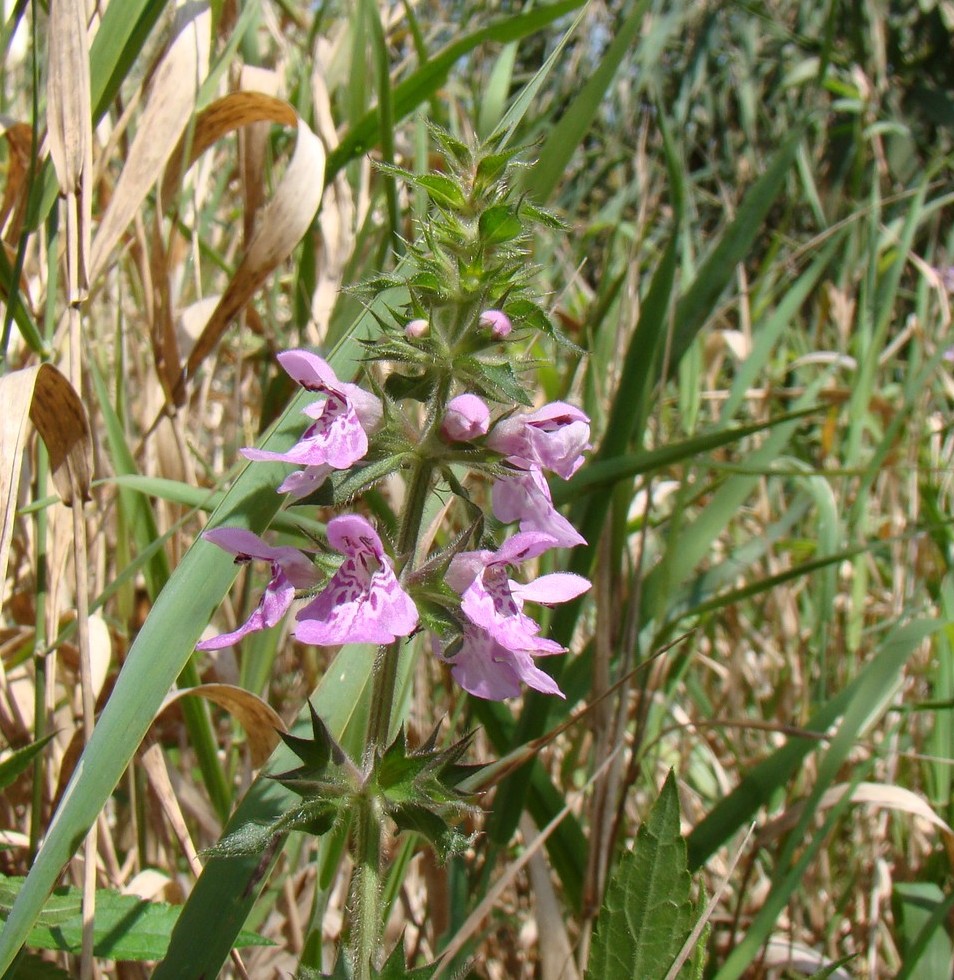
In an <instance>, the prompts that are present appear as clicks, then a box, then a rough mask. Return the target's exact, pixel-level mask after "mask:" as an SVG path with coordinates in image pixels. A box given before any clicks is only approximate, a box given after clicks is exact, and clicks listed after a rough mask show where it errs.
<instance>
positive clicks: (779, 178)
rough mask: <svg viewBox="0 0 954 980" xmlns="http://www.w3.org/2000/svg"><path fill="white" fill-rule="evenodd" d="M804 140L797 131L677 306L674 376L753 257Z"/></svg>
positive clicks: (751, 191) (746, 199)
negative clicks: (740, 269)
mask: <svg viewBox="0 0 954 980" xmlns="http://www.w3.org/2000/svg"><path fill="white" fill-rule="evenodd" d="M802 139H803V133H802V131H801V130H799V129H796V130H795V132H793V133H791V134H790V135H789V136H788V137H787V139H786V140H785V142H784V143H783V144H782V145H781V147H779V149H778V152H777V153H776V154H775V156H774V158H773V159H772V161H771V162H770V163H769V165H768V167H767V168H766V170H765V173H763V174H762V176H761V177H759V179H758V180H757V181H756V182H755V184H753V185H752V187H751V188H750V189H749V191H748V193H747V194H746V195H745V197H744V198H743V200H742V203H741V204H740V205H739V210H738V213H737V214H736V216H735V218H734V219H733V220H732V223H731V224H730V225H729V226H728V227H727V228H726V229H725V230H724V231H723V233H722V237H721V238H720V239H719V241H718V243H717V244H716V246H715V247H714V248H713V250H712V252H711V253H710V254H709V256H708V257H707V258H706V259H705V261H704V262H703V263H702V265H701V266H700V267H699V271H698V273H697V274H696V277H695V279H694V280H693V281H692V285H690V286H689V288H688V289H687V290H686V292H685V294H684V295H683V296H682V298H681V299H680V300H679V302H678V303H677V305H676V318H675V330H674V332H673V338H672V348H671V351H670V361H669V371H670V373H672V372H674V371H675V369H676V368H677V367H678V365H679V362H680V361H681V360H682V356H683V355H684V354H685V353H686V351H687V350H688V349H689V345H690V344H691V343H692V341H693V339H694V338H695V336H696V334H697V333H698V332H699V331H700V330H701V329H702V327H703V325H704V324H705V322H706V320H707V319H708V318H709V316H710V315H711V313H712V311H713V309H714V308H715V305H716V303H717V302H718V300H719V297H720V296H721V295H722V292H723V290H724V289H725V288H726V286H727V285H728V284H729V282H730V280H731V279H732V277H733V275H734V274H735V267H736V265H738V263H739V262H741V261H742V260H743V259H744V258H745V256H746V255H747V254H748V253H749V251H750V250H751V248H752V245H753V243H754V242H755V239H756V237H757V236H758V234H759V232H760V231H761V230H762V223H763V222H764V221H765V218H766V216H767V215H768V212H769V209H770V208H771V206H772V204H773V203H774V202H775V200H776V198H777V197H778V196H779V194H780V193H781V191H782V188H783V187H784V185H785V179H786V177H787V176H788V172H789V170H790V169H791V166H792V162H793V161H794V160H795V155H796V153H797V152H798V146H799V143H800V142H801V140H802Z"/></svg>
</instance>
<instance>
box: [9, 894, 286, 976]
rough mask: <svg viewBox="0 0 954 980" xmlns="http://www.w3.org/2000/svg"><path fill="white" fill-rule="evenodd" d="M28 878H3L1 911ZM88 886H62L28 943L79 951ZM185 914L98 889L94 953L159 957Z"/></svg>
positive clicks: (242, 941) (247, 941)
mask: <svg viewBox="0 0 954 980" xmlns="http://www.w3.org/2000/svg"><path fill="white" fill-rule="evenodd" d="M24 880H25V879H23V878H0V914H2V913H4V912H6V911H7V910H8V909H9V908H10V905H11V902H12V899H13V897H14V896H15V895H16V893H17V891H18V890H19V889H20V888H21V887H22V886H23V882H24ZM81 906H82V891H81V890H80V889H78V888H72V887H70V888H58V889H57V890H56V892H55V893H54V895H53V896H52V897H51V899H50V901H49V902H48V903H47V906H46V909H45V910H44V912H43V913H42V914H41V916H40V918H39V921H38V922H37V924H36V926H35V927H34V928H33V929H32V930H31V931H30V935H29V938H28V940H27V942H28V943H29V945H30V946H33V947H35V948H38V949H55V950H60V951H62V952H66V953H79V952H80V950H81V948H82V944H83V918H82V912H81ZM178 916H179V909H178V908H177V907H176V906H174V905H166V904H164V903H161V902H145V901H143V900H142V899H140V898H137V897H136V896H135V895H123V894H121V893H120V892H116V891H112V890H110V889H98V890H97V892H96V919H95V926H94V936H95V939H94V952H95V954H96V955H97V956H100V957H103V958H105V959H110V960H159V959H162V957H163V956H164V955H165V952H166V949H167V947H168V945H169V936H170V934H171V933H172V928H173V926H174V925H175V922H176V919H177V918H178ZM236 945H238V946H270V945H271V942H270V940H267V939H263V938H262V937H261V936H257V935H255V934H254V933H250V932H243V933H241V934H240V936H239V937H238V940H237V942H236Z"/></svg>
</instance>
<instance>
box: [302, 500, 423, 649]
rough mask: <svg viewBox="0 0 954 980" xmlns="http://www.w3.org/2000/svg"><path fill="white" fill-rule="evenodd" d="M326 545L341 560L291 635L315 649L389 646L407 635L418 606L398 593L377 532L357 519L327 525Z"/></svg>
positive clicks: (354, 516) (343, 518) (347, 516)
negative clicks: (354, 645)
mask: <svg viewBox="0 0 954 980" xmlns="http://www.w3.org/2000/svg"><path fill="white" fill-rule="evenodd" d="M328 542H329V544H330V545H331V546H332V547H333V548H335V549H336V550H338V551H340V552H341V553H342V554H344V555H345V556H346V557H345V560H344V561H343V562H342V563H341V566H340V567H339V569H338V571H337V572H335V574H334V575H333V576H332V578H331V581H330V582H329V583H328V585H327V586H326V587H325V588H324V589H323V590H322V592H321V594H320V595H318V596H317V597H316V598H315V599H314V600H312V602H310V603H309V604H308V605H307V606H305V607H304V609H302V610H301V611H300V612H299V613H298V616H297V617H296V619H297V620H298V626H297V627H296V629H295V636H296V637H297V638H298V639H299V640H301V641H302V642H304V643H313V644H315V645H316V646H337V645H339V644H343V643H391V642H392V641H394V640H396V639H397V638H398V637H399V636H407V635H408V634H409V633H412V632H413V631H414V630H415V629H416V628H417V624H418V613H417V607H416V606H415V605H414V602H413V601H412V599H411V597H410V596H409V595H408V594H407V593H406V592H405V591H404V590H403V589H402V588H401V586H400V584H399V583H398V580H397V578H396V577H395V575H394V570H393V568H392V567H391V563H390V560H389V559H388V558H387V556H386V555H385V554H384V548H383V546H382V544H381V539H380V538H379V537H378V533H377V531H375V530H374V528H373V527H372V526H371V524H370V523H369V522H368V521H367V520H365V518H363V517H361V516H360V515H358V514H344V515H342V516H340V517H336V518H334V520H331V521H329V522H328Z"/></svg>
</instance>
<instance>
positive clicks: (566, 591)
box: [511, 572, 592, 606]
mask: <svg viewBox="0 0 954 980" xmlns="http://www.w3.org/2000/svg"><path fill="white" fill-rule="evenodd" d="M591 586H592V583H591V582H590V581H589V580H588V579H585V578H583V576H582V575H574V574H573V573H572V572H553V573H552V574H551V575H541V576H540V577H539V578H536V579H534V580H533V581H532V582H527V583H526V584H525V585H521V584H518V583H516V582H512V583H511V589H512V590H513V593H514V595H515V596H517V597H518V598H520V599H523V600H525V601H527V602H539V603H542V604H543V605H545V606H552V605H554V604H555V603H557V602H569V601H570V600H571V599H575V598H576V597H577V596H580V595H583V593H584V592H586V591H587V590H588V589H590V588H591Z"/></svg>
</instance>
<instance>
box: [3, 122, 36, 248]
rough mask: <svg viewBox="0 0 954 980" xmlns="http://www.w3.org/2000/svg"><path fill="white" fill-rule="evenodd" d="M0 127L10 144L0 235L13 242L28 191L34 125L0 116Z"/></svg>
mask: <svg viewBox="0 0 954 980" xmlns="http://www.w3.org/2000/svg"><path fill="white" fill-rule="evenodd" d="M0 130H2V131H3V135H4V136H5V137H6V140H7V143H8V145H9V147H10V151H9V156H8V158H7V175H6V181H5V182H4V185H3V200H2V201H0V234H2V235H3V238H4V241H7V242H15V241H17V240H18V239H19V237H20V231H21V228H22V225H23V213H24V209H25V207H26V199H27V192H28V191H29V184H28V182H27V175H28V174H29V172H30V153H31V149H32V146H33V127H32V126H30V124H29V123H25V122H16V121H15V120H10V119H0Z"/></svg>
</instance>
